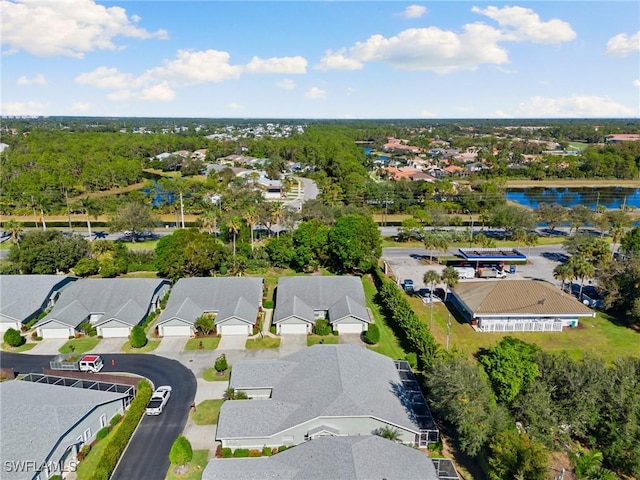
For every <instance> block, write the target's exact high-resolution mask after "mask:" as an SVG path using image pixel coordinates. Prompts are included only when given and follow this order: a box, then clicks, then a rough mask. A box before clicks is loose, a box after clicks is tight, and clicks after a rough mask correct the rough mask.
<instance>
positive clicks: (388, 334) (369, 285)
mask: <svg viewBox="0 0 640 480" xmlns="http://www.w3.org/2000/svg"><path fill="white" fill-rule="evenodd" d="M362 286H363V287H364V294H365V297H366V299H367V308H369V310H371V313H372V314H373V318H374V319H375V323H376V325H377V326H378V329H379V330H380V341H379V342H378V343H377V344H376V345H373V346H370V347H368V348H369V349H371V350H373V351H374V352H378V353H380V354H382V355H386V356H387V357H391V358H393V359H394V360H397V359H399V358H405V355H406V354H405V351H404V350H403V349H402V347H401V346H400V342H399V341H398V338H397V337H396V336H395V334H394V333H393V331H392V330H391V328H390V327H389V326H388V325H387V322H386V320H385V318H384V316H383V315H382V312H381V311H380V307H378V305H377V304H376V303H375V302H374V298H375V296H376V294H377V290H376V286H375V285H374V284H373V281H372V280H371V278H369V277H362Z"/></svg>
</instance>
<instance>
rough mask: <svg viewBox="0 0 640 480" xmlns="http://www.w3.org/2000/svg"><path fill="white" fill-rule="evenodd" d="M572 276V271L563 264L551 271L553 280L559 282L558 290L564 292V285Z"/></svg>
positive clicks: (569, 266)
mask: <svg viewBox="0 0 640 480" xmlns="http://www.w3.org/2000/svg"><path fill="white" fill-rule="evenodd" d="M572 275H573V269H572V268H571V265H567V264H566V263H563V264H561V265H557V266H556V268H554V269H553V278H555V279H556V280H560V283H561V285H560V289H561V290H562V291H563V292H564V284H565V283H566V282H567V280H569V279H571V277H572Z"/></svg>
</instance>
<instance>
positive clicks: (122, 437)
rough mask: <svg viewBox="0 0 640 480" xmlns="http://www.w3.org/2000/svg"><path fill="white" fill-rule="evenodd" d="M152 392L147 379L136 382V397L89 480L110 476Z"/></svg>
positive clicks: (103, 478) (101, 479)
mask: <svg viewBox="0 0 640 480" xmlns="http://www.w3.org/2000/svg"><path fill="white" fill-rule="evenodd" d="M152 393H153V391H152V388H151V384H150V383H149V382H148V381H147V380H141V381H140V382H138V393H137V394H136V398H134V399H133V401H132V402H131V405H130V406H129V410H128V411H127V413H126V414H125V415H124V418H123V419H122V424H121V425H120V427H119V428H118V430H116V432H115V433H114V435H113V436H112V437H111V438H110V439H109V443H108V444H107V445H106V446H105V449H104V453H103V454H102V457H101V458H100V460H99V461H98V465H97V466H96V469H95V471H94V472H93V474H92V475H91V477H90V480H108V479H109V477H111V474H112V473H113V471H114V469H115V468H116V465H117V464H118V460H120V457H121V456H122V454H123V452H124V450H125V448H127V444H128V443H129V440H130V439H131V436H132V435H133V432H134V431H135V430H136V427H137V426H138V423H139V422H140V418H142V415H144V412H145V409H146V408H147V403H149V399H150V398H151V394H152Z"/></svg>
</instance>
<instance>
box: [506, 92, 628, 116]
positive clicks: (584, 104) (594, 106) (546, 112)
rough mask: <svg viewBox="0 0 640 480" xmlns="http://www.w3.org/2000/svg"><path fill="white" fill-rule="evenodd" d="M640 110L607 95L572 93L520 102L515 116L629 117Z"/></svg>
mask: <svg viewBox="0 0 640 480" xmlns="http://www.w3.org/2000/svg"><path fill="white" fill-rule="evenodd" d="M639 113H640V112H638V111H637V110H636V111H634V110H633V109H632V108H629V107H626V106H624V105H620V104H619V103H616V102H614V101H613V100H611V99H610V98H607V97H598V96H588V95H572V96H570V97H560V98H546V97H539V96H538V97H533V98H531V99H529V100H528V101H527V102H525V103H522V104H520V105H519V106H518V107H517V108H516V110H515V117H534V118H548V117H555V118H586V117H628V116H638V115H639Z"/></svg>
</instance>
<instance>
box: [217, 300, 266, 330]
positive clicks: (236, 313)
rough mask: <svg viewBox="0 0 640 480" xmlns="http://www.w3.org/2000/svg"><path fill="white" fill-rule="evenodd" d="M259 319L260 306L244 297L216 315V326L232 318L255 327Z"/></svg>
mask: <svg viewBox="0 0 640 480" xmlns="http://www.w3.org/2000/svg"><path fill="white" fill-rule="evenodd" d="M257 317H258V305H252V304H250V303H249V302H247V301H246V300H245V298H244V297H240V298H238V299H237V300H236V301H235V302H232V303H230V304H228V305H225V306H224V307H222V308H221V309H220V311H219V312H218V315H216V319H215V322H214V323H215V324H216V325H217V324H219V323H222V322H224V321H225V320H228V319H230V318H238V319H240V320H243V321H245V322H247V323H250V324H251V325H253V324H254V323H255V322H256V319H257Z"/></svg>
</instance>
